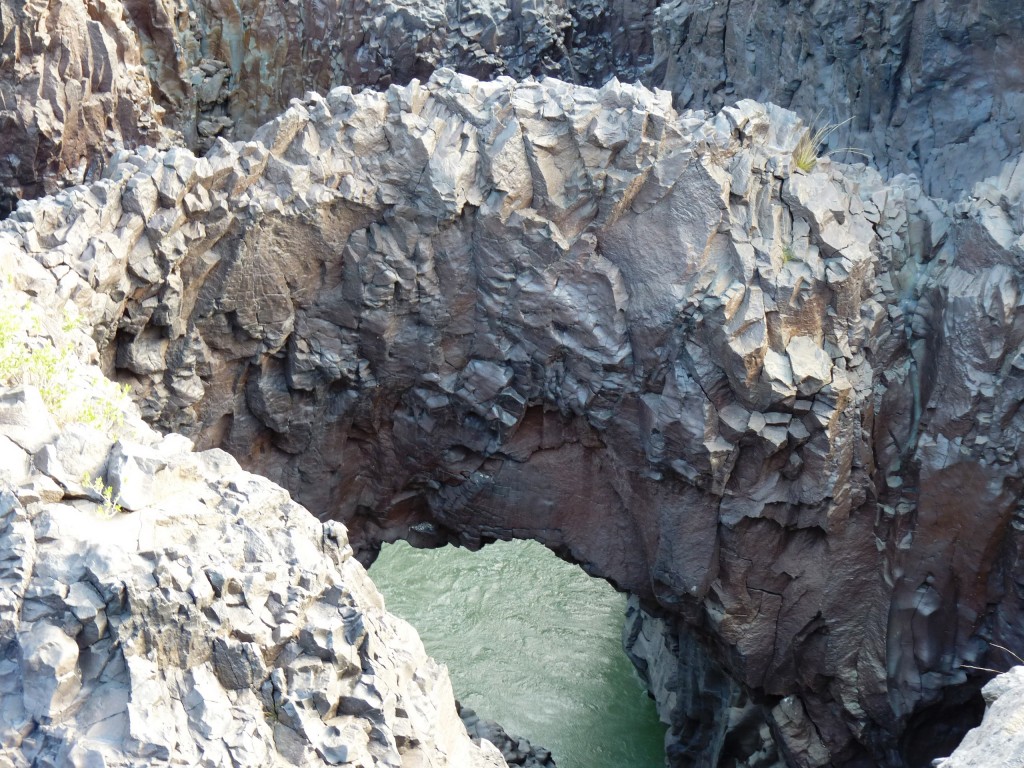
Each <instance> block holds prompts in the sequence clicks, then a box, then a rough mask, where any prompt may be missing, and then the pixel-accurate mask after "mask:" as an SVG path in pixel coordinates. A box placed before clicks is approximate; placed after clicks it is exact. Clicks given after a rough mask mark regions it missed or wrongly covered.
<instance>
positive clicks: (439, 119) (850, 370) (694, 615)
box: [0, 71, 1024, 766]
mask: <svg viewBox="0 0 1024 768" xmlns="http://www.w3.org/2000/svg"><path fill="white" fill-rule="evenodd" d="M799 133H800V125H799V123H798V122H796V121H795V117H794V116H793V115H792V114H790V113H786V112H783V111H781V110H778V109H775V108H771V107H764V106H762V105H758V104H755V103H753V102H744V103H741V104H740V105H739V106H738V107H735V108H728V109H725V110H723V111H722V112H720V113H719V114H718V115H716V116H714V117H707V116H705V115H703V114H699V113H683V114H680V113H677V112H675V110H674V109H673V108H672V106H671V98H670V96H669V95H668V94H666V93H652V92H649V91H647V90H645V89H643V88H642V87H633V86H629V87H626V86H620V85H619V84H617V83H612V84H610V85H608V86H607V87H605V88H603V89H601V90H598V91H595V90H590V89H586V88H574V87H571V86H568V85H565V84H563V83H560V82H558V81H554V80H545V81H543V82H540V83H523V84H516V83H515V82H513V81H511V80H508V79H502V80H498V81H496V82H493V83H481V82H477V81H475V80H473V79H472V78H469V77H465V76H459V75H455V74H454V73H452V72H449V71H445V72H442V73H440V75H438V76H437V77H436V78H435V79H434V80H433V81H431V83H429V84H428V85H426V86H423V85H420V84H413V85H410V86H409V87H406V88H398V87H393V88H390V89H388V91H386V92H385V93H375V92H369V91H366V92H362V93H359V94H353V93H352V92H351V91H349V90H348V89H337V90H335V91H332V92H331V93H330V94H328V95H327V96H326V97H310V98H309V99H308V100H307V101H305V102H303V103H301V104H295V105H294V106H293V107H291V108H290V109H289V110H288V111H286V112H285V113H284V114H283V115H282V116H281V117H280V118H278V119H276V120H274V121H272V122H271V123H269V124H268V125H267V126H265V127H264V128H262V129H260V130H259V131H258V132H257V134H256V137H255V139H256V140H255V141H253V142H250V143H247V144H237V145H230V144H228V143H226V142H223V141H220V142H218V143H217V145H216V146H215V147H214V149H213V150H212V151H211V153H210V154H209V155H208V156H207V157H206V158H202V159H196V158H195V157H193V156H192V155H191V154H189V153H188V152H185V151H182V150H175V151H172V152H169V153H160V152H154V151H147V152H141V153H139V154H137V155H123V156H120V157H118V158H116V159H115V161H114V162H113V163H112V164H111V166H110V167H109V169H108V172H107V176H108V178H107V179H105V180H103V181H101V182H98V183H95V184H93V185H92V186H90V187H87V188H79V189H75V190H73V191H70V192H68V193H66V194H63V195H61V196H58V197H56V198H53V199H48V200H43V201H39V202H37V203H33V204H31V205H26V206H23V207H22V208H21V209H20V210H19V211H18V212H17V213H16V214H15V215H14V216H13V217H12V218H11V219H10V220H9V221H7V222H5V224H4V225H3V226H2V228H0V248H6V249H7V250H8V251H9V252H10V254H11V258H12V259H13V260H14V261H15V262H17V263H21V262H23V261H25V260H26V259H31V260H34V261H36V262H38V263H39V264H42V265H44V266H45V267H46V268H47V269H48V270H49V271H50V272H51V274H53V275H54V276H55V277H57V278H58V279H59V280H60V290H61V291H62V292H63V295H66V296H68V297H73V298H74V301H75V302H76V304H77V305H78V306H80V307H82V310H83V312H84V313H85V314H86V315H87V317H88V319H89V322H90V323H91V324H92V325H93V326H94V328H95V335H96V338H97V339H98V341H99V342H100V346H101V348H102V349H104V350H105V351H104V355H105V360H106V363H107V365H108V366H109V368H110V370H112V371H115V372H116V375H117V376H118V377H119V378H120V379H121V380H123V381H126V382H129V383H131V385H132V388H133V391H134V393H135V395H136V396H137V398H138V399H139V400H140V401H141V402H142V406H143V410H144V412H145V414H146V416H147V418H148V419H150V420H151V421H153V422H154V423H157V424H159V425H161V426H163V427H165V428H168V429H177V430H182V431H184V432H185V433H186V434H189V435H191V436H194V437H195V438H196V439H198V440H199V441H200V442H201V443H202V444H203V445H206V446H212V445H219V446H222V447H224V448H226V449H228V450H230V451H231V452H232V453H233V454H235V455H236V456H237V457H238V458H239V460H240V461H241V462H242V463H243V464H244V465H245V466H246V467H247V468H248V469H250V470H254V471H259V472H261V473H263V474H266V475H267V476H269V477H271V478H272V479H275V480H277V481H279V482H281V483H283V484H284V485H285V486H286V487H289V488H290V489H292V491H293V492H294V493H295V494H296V495H297V496H298V498H299V499H300V500H302V501H303V502H304V503H305V504H306V505H307V506H309V507H310V508H311V509H314V510H315V511H316V512H317V513H318V514H319V515H321V516H322V517H324V518H339V519H344V520H345V521H346V522H347V523H348V525H349V526H350V530H351V536H352V541H353V544H354V546H355V547H356V548H357V550H359V551H361V552H363V553H364V554H366V555H367V556H369V557H372V553H373V551H374V548H375V547H376V546H377V544H379V542H381V541H384V540H391V539H395V538H399V537H405V538H409V539H410V540H412V541H414V543H416V542H418V543H421V544H424V543H426V544H429V543H442V542H444V541H447V540H454V541H458V542H459V543H462V544H465V545H468V546H478V545H480V544H481V543H483V542H486V541H489V540H493V539H496V538H514V537H531V538H535V539H537V540H539V541H541V542H543V543H545V544H547V545H548V546H550V547H551V548H553V549H554V550H556V551H557V552H559V553H560V554H562V555H563V556H566V557H568V558H571V559H573V560H576V561H578V562H581V563H583V564H584V567H585V568H586V569H587V570H588V571H590V572H591V573H594V574H596V575H601V576H604V577H606V578H609V579H611V580H612V581H614V582H615V583H616V584H618V585H619V586H621V587H622V588H624V589H628V590H630V591H631V592H633V593H634V594H636V595H637V596H639V597H640V598H641V599H642V600H643V601H644V603H645V604H646V605H647V606H648V607H650V608H652V609H655V608H656V609H657V610H658V611H659V612H660V615H663V616H667V617H669V620H668V623H667V624H666V626H667V627H668V630H667V632H668V637H669V640H668V642H667V643H663V644H662V645H664V646H665V647H667V648H669V651H670V655H671V653H672V652H677V651H672V648H673V647H674V648H676V649H678V648H679V647H682V645H684V644H687V647H693V648H694V649H695V653H697V652H698V651H699V655H700V656H701V658H706V659H708V660H709V661H710V663H711V664H713V665H714V668H715V669H718V670H720V671H722V672H724V674H725V676H726V678H727V680H725V681H724V682H723V686H724V687H723V688H722V689H721V690H722V695H721V696H719V697H718V699H717V701H718V703H713V702H712V703H710V704H709V702H708V701H707V700H703V701H698V702H697V703H696V704H695V706H703V707H705V708H706V709H705V713H704V714H707V712H708V711H714V710H715V707H726V706H728V707H729V708H730V709H736V708H737V707H739V708H741V711H742V712H744V713H747V714H745V715H744V717H745V718H747V720H746V722H748V723H749V724H750V727H749V729H748V732H749V733H753V734H760V733H762V732H764V731H765V730H766V731H767V732H768V733H769V734H770V736H771V740H770V741H771V744H772V745H774V746H772V747H768V746H766V744H767V742H764V741H763V740H762V741H761V742H759V743H757V744H752V745H750V743H749V742H750V740H749V739H740V738H739V737H736V738H731V737H730V735H729V734H730V732H728V728H729V727H730V725H729V720H730V719H729V717H719V716H715V717H700V716H698V715H699V714H700V713H694V712H689V713H687V712H681V713H680V714H678V715H675V716H674V717H676V718H677V719H676V723H675V725H676V727H675V730H674V733H675V734H676V736H677V737H679V739H680V741H679V744H680V745H682V748H686V749H691V750H692V749H698V748H699V749H701V750H703V752H701V753H700V758H699V759H701V760H704V761H707V762H708V764H713V763H714V762H715V761H716V760H718V759H719V757H720V756H726V755H727V756H729V757H736V756H737V755H739V756H742V754H741V752H742V750H746V752H743V754H745V755H746V756H747V757H750V758H751V759H752V760H753V759H760V758H757V754H759V751H763V750H765V749H769V748H771V749H775V750H777V754H778V755H779V757H780V758H781V759H783V760H785V761H786V762H787V763H788V764H790V765H797V766H819V765H827V764H831V765H867V764H871V763H875V764H880V765H887V766H898V765H904V764H906V763H907V762H910V763H911V764H913V763H916V762H919V761H921V760H923V759H926V758H927V757H928V756H929V754H928V748H929V747H928V743H929V738H927V733H926V731H925V730H923V726H922V725H921V723H926V722H933V723H937V724H938V725H940V726H942V727H945V726H946V725H947V724H946V723H945V721H944V719H943V716H942V711H941V710H942V707H943V706H945V704H946V703H948V702H949V701H951V700H952V699H953V698H955V697H956V696H957V695H961V694H962V695H964V696H966V695H968V694H969V693H971V692H972V691H973V690H974V689H973V688H972V684H971V683H970V681H968V680H967V677H966V674H965V672H964V670H962V669H961V668H960V666H959V665H960V663H961V662H967V663H971V664H975V663H977V662H978V661H979V660H982V659H983V657H984V654H985V649H986V647H987V642H988V641H989V640H996V641H997V642H1001V643H1002V644H1004V645H1008V646H1009V647H1012V648H1018V649H1019V648H1021V647H1022V646H1024V638H1022V637H1020V627H1021V622H1020V615H1019V612H1020V608H1021V604H1020V600H1019V598H1018V596H1017V595H1018V590H1019V589H1020V586H1019V583H1020V582H1021V580H1022V577H1021V575H1020V573H1019V569H1020V567H1021V566H1020V558H1019V555H1018V548H1019V547H1020V544H1021V542H1020V536H1019V532H1018V527H1020V523H1019V521H1018V520H1017V518H1018V516H1019V514H1020V513H1019V511H1018V504H1019V499H1020V496H1021V488H1020V478H1021V471H1020V463H1019V462H1020V459H1019V449H1020V439H1021V434H1022V430H1021V425H1020V424H1019V423H1018V422H1019V419H1020V418H1021V416H1020V414H1019V405H1020V403H1021V402H1022V401H1024V390H1022V383H1021V382H1022V379H1021V369H1022V368H1024V366H1020V365H1019V358H1020V350H1021V332H1022V328H1024V319H1022V317H1021V313H1020V309H1019V308H1018V304H1019V303H1020V302H1019V296H1020V295H1021V278H1022V275H1021V272H1020V266H1019V264H1020V256H1021V254H1020V251H1021V239H1020V238H1021V232H1022V231H1024V225H1022V217H1021V210H1022V208H1021V195H1022V188H1024V170H1022V167H1021V165H1019V164H1017V163H1014V164H1010V165H1008V166H1007V167H1006V169H1005V170H1004V173H1003V174H1002V176H1000V177H998V178H994V179H992V180H991V182H990V183H988V184H986V185H981V186H979V187H978V188H977V189H976V194H975V196H974V197H973V198H971V199H970V200H968V201H966V202H964V203H962V204H959V205H957V206H953V205H951V204H949V203H945V202H943V201H941V200H935V199H931V198H929V197H927V196H926V195H924V193H923V191H922V189H921V187H920V185H919V184H918V183H917V182H915V181H914V180H913V179H909V178H897V179H895V180H893V181H892V182H889V183H885V182H883V181H882V180H881V179H880V177H879V176H878V175H877V174H876V173H874V172H871V171H868V170H865V169H864V168H859V169H858V168H843V169H840V168H839V167H838V166H835V165H832V164H830V163H829V162H827V161H824V160H823V161H820V162H819V164H818V167H817V168H816V169H815V170H814V171H813V172H811V173H804V172H798V171H794V170H793V169H792V168H791V162H790V151H791V150H792V147H793V145H794V143H795V140H796V137H797V136H798V135H799ZM25 287H26V288H27V289H28V290H31V286H30V285H26V286H25ZM672 658H676V659H678V658H680V657H678V656H677V657H672ZM694 658H697V657H696V656H695V657H694ZM700 668H701V667H698V669H700ZM707 669H711V667H710V666H709V667H707ZM701 674H703V673H701ZM730 691H732V692H731V693H730ZM677 700H682V701H686V700H687V699H686V696H682V697H677ZM687 706H689V705H687ZM687 706H684V707H682V708H681V709H683V710H685V709H687ZM929 707H933V708H935V709H931V710H929V709H928V708H929ZM922 713H924V715H922ZM687 718H689V719H687ZM690 720H692V721H693V722H694V723H696V724H697V725H696V731H694V732H692V733H689V736H688V737H687V738H685V739H683V738H682V736H683V735H685V733H686V732H685V729H684V727H683V725H682V724H684V723H687V722H690ZM762 726H764V727H763V728H762ZM922 734H923V735H922ZM738 742H743V744H748V746H742V747H741V746H736V745H737V743H738ZM730 744H731V745H733V746H729V745H730ZM748 747H749V748H748ZM723 750H726V751H723ZM727 750H732V752H731V753H728V752H727ZM670 754H674V755H675V756H674V757H673V759H674V760H676V761H677V762H679V764H686V761H687V760H693V759H695V757H694V754H695V753H694V752H692V751H691V752H683V753H682V754H678V753H672V752H670ZM765 754H767V753H765ZM744 759H746V758H744ZM766 759H767V758H766ZM749 764H751V765H753V764H756V763H749Z"/></svg>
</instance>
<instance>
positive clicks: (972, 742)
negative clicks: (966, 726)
mask: <svg viewBox="0 0 1024 768" xmlns="http://www.w3.org/2000/svg"><path fill="white" fill-rule="evenodd" d="M982 693H983V695H984V696H985V701H986V702H987V704H988V709H987V711H986V712H985V719H984V720H983V721H982V723H981V725H980V726H978V727H977V728H975V729H974V730H972V731H971V732H970V733H968V734H967V736H966V737H965V738H964V740H963V743H962V744H960V746H959V747H957V750H956V752H954V753H953V754H952V755H950V756H949V757H948V758H946V759H944V760H939V761H936V763H935V768H987V767H988V766H993V765H1007V766H1012V765H1016V764H1018V763H1020V760H1021V755H1022V754H1024V730H1021V727H1020V723H1021V714H1020V713H1021V707H1022V705H1024V667H1014V668H1013V669H1011V670H1010V671H1009V672H1006V673H1004V674H1002V675H999V676H998V677H996V678H995V679H994V680H992V681H991V682H990V683H988V684H987V685H986V686H985V687H984V688H983V689H982Z"/></svg>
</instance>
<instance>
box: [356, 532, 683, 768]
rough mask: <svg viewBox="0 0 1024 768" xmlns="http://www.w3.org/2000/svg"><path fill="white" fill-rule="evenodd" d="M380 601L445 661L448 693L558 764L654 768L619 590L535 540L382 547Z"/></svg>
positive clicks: (654, 725)
mask: <svg viewBox="0 0 1024 768" xmlns="http://www.w3.org/2000/svg"><path fill="white" fill-rule="evenodd" d="M370 576H371V578H372V579H373V580H374V582H375V583H376V584H377V587H378V588H379V589H380V591H381V592H382V593H383V594H384V599H385V602H386V604H387V607H388V610H390V611H391V612H392V613H394V614H397V615H398V616H401V617H402V618H404V619H406V620H407V621H409V622H410V623H411V624H412V625H413V626H415V627H416V629H417V630H418V631H419V633H420V637H422V638H423V644H424V645H425V646H426V648H427V651H428V652H429V653H430V654H431V655H432V656H433V657H434V658H435V659H437V660H438V661H441V662H443V663H444V664H446V665H447V666H448V671H449V673H450V674H451V678H452V684H453V685H454V687H455V695H456V696H457V697H458V698H459V700H460V701H462V703H463V704H465V705H466V706H469V707H471V708H472V709H474V710H476V712H477V714H478V715H480V716H481V717H484V718H487V719H490V720H496V721H497V722H499V723H500V724H501V725H502V726H503V727H504V728H505V730H507V731H508V732H509V733H511V734H513V735H515V736H519V737H526V738H527V739H529V740H530V742H531V743H532V744H537V745H540V746H543V747H545V748H547V749H550V750H551V752H552V754H553V755H554V756H555V760H556V762H557V763H558V766H559V768H662V766H663V765H664V747H663V743H664V742H663V740H664V734H665V729H664V727H663V726H662V725H661V724H660V723H659V722H658V716H657V714H656V713H655V709H654V703H653V702H652V701H651V699H650V698H649V697H648V696H647V693H646V691H645V690H644V688H643V685H642V684H641V682H640V679H639V678H638V677H637V675H636V672H635V671H634V669H633V666H632V664H630V662H629V660H628V659H627V658H626V655H625V654H624V653H623V651H622V640H621V634H620V633H621V631H622V619H623V614H624V612H625V602H626V601H625V596H624V595H620V594H618V593H617V592H615V590H613V589H612V588H611V587H610V586H609V585H608V584H606V583H605V582H603V581H600V580H598V579H592V578H590V577H589V576H587V575H586V574H585V573H584V572H583V571H582V570H581V569H580V568H578V567H576V566H574V565H570V564H568V563H565V562H563V561H562V560H559V559H558V558H557V557H555V555H553V554H552V553H551V552H549V551H548V550H546V549H545V548H544V547H542V546H541V545H540V544H537V543H535V542H529V541H517V542H498V543H496V544H491V545H489V546H487V547H485V548H484V549H483V550H481V551H480V552H469V551H468V550H465V549H457V548H455V547H445V548H443V549H413V548H412V547H410V546H409V545H408V544H405V543H404V542H400V543H398V544H391V545H386V546H385V547H384V549H383V551H382V552H381V554H380V557H379V558H378V559H377V562H376V563H374V565H373V567H372V568H371V569H370Z"/></svg>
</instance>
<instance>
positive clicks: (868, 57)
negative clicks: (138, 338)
mask: <svg viewBox="0 0 1024 768" xmlns="http://www.w3.org/2000/svg"><path fill="white" fill-rule="evenodd" d="M0 8H2V12H0V50H2V55H3V57H4V58H3V59H0V115H2V116H3V120H4V122H3V124H2V127H3V132H2V133H0V142H2V143H0V195H2V196H3V198H0V206H3V205H4V204H5V200H4V198H6V201H7V204H9V201H10V200H11V199H16V198H20V197H25V196H34V195H37V194H39V193H40V192H41V191H43V190H45V191H47V192H52V191H53V189H54V187H55V185H56V184H58V183H60V182H61V181H62V180H66V179H68V178H71V179H77V180H81V177H82V175H83V174H87V173H88V172H89V166H90V164H91V166H92V167H98V166H99V165H100V164H102V162H103V161H104V160H105V159H106V158H107V157H108V156H109V153H110V152H111V151H112V150H113V148H114V144H115V143H123V144H125V145H127V146H136V145H137V144H138V143H145V142H156V141H157V140H158V139H160V140H163V141H170V140H172V136H173V135H174V134H177V136H178V137H179V140H180V141H184V142H185V143H186V144H187V145H188V146H191V147H193V148H200V149H203V150H205V149H206V148H207V147H208V146H209V145H210V143H211V142H212V140H213V138H214V137H216V136H217V135H223V136H225V137H227V138H231V137H237V138H249V136H250V135H251V133H252V131H253V130H255V129H256V128H257V127H258V126H259V125H261V124H262V123H263V122H265V121H266V120H268V119H271V118H273V117H275V116H276V115H277V114H279V113H280V112H281V111H282V110H283V109H284V108H285V107H286V106H287V104H288V102H289V100H290V99H292V98H296V97H300V96H302V95H303V94H304V92H305V91H307V90H316V91H319V92H326V91H327V90H329V89H330V88H331V87H333V86H336V85H350V86H353V87H363V86H371V87H375V88H386V87H387V86H389V85H391V84H405V83H407V82H409V80H410V79H412V78H414V77H418V78H421V79H425V78H426V77H428V76H429V75H430V74H431V73H432V72H433V71H435V70H436V69H437V68H439V67H442V66H447V67H452V68H455V69H456V70H458V71H460V72H463V73H466V74H470V75H474V76H477V77H481V78H483V77H495V76H497V75H511V76H514V77H516V78H520V79H521V78H524V77H526V76H529V75H538V76H539V75H554V76H558V77H560V78H562V79H565V80H569V81H575V82H578V83H583V84H588V85H592V86H600V85H603V84H604V83H605V82H606V81H607V80H608V79H609V78H611V77H612V76H618V77H619V79H621V80H623V81H633V80H641V81H642V82H644V83H646V84H647V85H648V86H651V87H661V88H666V89H669V90H671V91H672V93H673V94H674V98H675V101H676V106H677V107H696V108H704V109H714V110H717V109H719V108H721V107H723V106H725V105H727V104H729V103H731V102H733V101H735V100H738V99H743V98H755V99H758V100H761V101H771V102H775V103H778V104H780V105H782V106H784V107H789V108H792V109H795V110H797V111H799V112H800V113H801V114H803V115H804V117H805V118H806V119H816V120H818V121H819V122H821V123H825V122H835V123H838V122H842V121H846V120H849V121H850V122H849V123H848V124H847V125H845V126H844V127H843V128H842V129H841V130H840V131H839V132H838V133H837V135H836V140H835V142H834V143H835V145H837V146H853V147H857V148H859V149H860V150H861V151H863V152H867V153H868V154H869V155H870V156H871V159H872V162H873V163H874V164H875V165H876V166H877V167H879V168H882V169H885V170H889V171H891V172H893V173H896V172H901V171H911V172H919V173H922V174H923V180H924V184H925V189H926V191H928V192H929V193H931V194H937V195H941V196H944V197H952V196H954V195H955V194H958V193H959V192H961V191H963V190H966V189H968V188H969V187H970V186H971V184H973V183H974V182H976V181H978V180H981V179H983V178H985V177H986V176H989V175H993V174H995V173H997V172H998V170H999V168H1000V167H1001V165H1002V164H1003V163H1004V162H1006V161H1008V160H1010V159H1012V158H1013V157H1014V156H1015V155H1016V154H1018V153H1019V152H1020V151H1021V146H1022V145H1021V134H1020V129H1019V126H1020V124H1021V122H1022V121H1024V111H1022V110H1024V108H1022V107H1021V104H1024V75H1022V74H1021V73H1022V72H1024V69H1022V68H1021V67H1020V66H1019V63H1020V55H1019V53H1017V52H1016V49H1015V45H1014V42H1013V41H1015V40H1016V39H1019V37H1020V36H1021V34H1024V13H1022V12H1021V9H1020V7H1019V4H1018V3H1016V2H1014V0H983V1H982V2H974V3H970V4H966V5H965V4H963V3H953V2H949V1H948V0H888V2H885V3H879V2H874V1H873V0H862V1H861V2H858V3H854V4H852V5H851V4H850V3H845V4H841V5H840V4H835V3H792V2H777V1H776V0H773V1H772V2H763V1H762V0H733V2H728V3H714V2H692V1H691V0H672V1H671V2H659V1H658V0H639V1H637V2H626V1H625V0H588V2H572V3H570V2H566V1H565V0H517V1H516V2H513V3H498V2H492V1H491V0H477V1H475V2H450V1H449V0H387V2H385V1H384V0H374V2H365V1H364V0H329V1H327V2H318V3H282V2H273V3H265V2H258V1H257V0H239V1H238V2H234V1H233V2H226V1H224V0H146V1H145V2H123V1H120V0H119V1H117V2H105V3H102V4H99V3H87V2H85V0H67V1H66V2H62V3H59V4H55V5H46V4H38V3H24V2H19V1H17V0H4V2H3V4H2V6H0Z"/></svg>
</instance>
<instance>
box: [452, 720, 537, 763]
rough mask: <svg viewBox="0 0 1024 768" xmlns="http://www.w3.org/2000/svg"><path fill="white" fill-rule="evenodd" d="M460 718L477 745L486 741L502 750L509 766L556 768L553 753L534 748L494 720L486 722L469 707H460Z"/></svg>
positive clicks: (502, 754)
mask: <svg viewBox="0 0 1024 768" xmlns="http://www.w3.org/2000/svg"><path fill="white" fill-rule="evenodd" d="M459 717H460V718H462V724H463V725H465V726H466V732H467V733H468V734H469V735H470V737H472V738H473V740H474V741H476V742H477V743H482V742H484V741H486V742H488V743H489V744H493V745H494V746H496V747H497V748H498V749H499V750H501V756H502V757H504V758H505V762H507V763H508V764H509V766H513V765H518V766H522V768H555V760H554V758H553V757H552V756H551V753H550V752H549V751H548V750H546V749H544V748H543V747H537V746H534V745H533V744H531V743H530V742H529V740H527V739H522V738H517V737H515V736H511V735H510V734H508V733H507V732H506V731H505V729H504V728H502V727H501V725H499V724H498V723H496V722H494V721H493V720H484V719H482V718H481V717H480V716H479V715H477V713H476V712H474V711H473V710H472V709H469V708H468V707H463V706H461V705H460V706H459Z"/></svg>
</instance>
